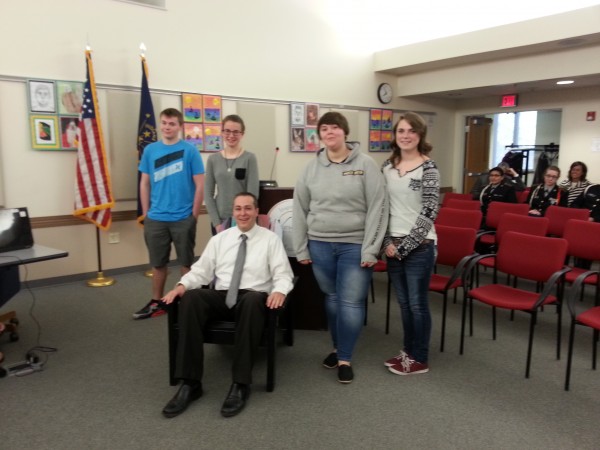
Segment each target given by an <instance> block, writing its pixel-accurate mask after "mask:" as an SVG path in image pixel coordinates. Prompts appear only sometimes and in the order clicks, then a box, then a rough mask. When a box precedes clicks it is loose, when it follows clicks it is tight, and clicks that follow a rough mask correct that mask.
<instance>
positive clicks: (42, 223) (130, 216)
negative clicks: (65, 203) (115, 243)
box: [31, 206, 207, 229]
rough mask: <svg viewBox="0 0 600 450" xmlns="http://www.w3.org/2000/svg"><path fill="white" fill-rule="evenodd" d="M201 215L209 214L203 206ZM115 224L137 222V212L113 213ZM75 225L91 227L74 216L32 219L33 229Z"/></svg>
mask: <svg viewBox="0 0 600 450" xmlns="http://www.w3.org/2000/svg"><path fill="white" fill-rule="evenodd" d="M200 214H201V215H202V214H207V212H206V208H205V207H204V206H203V207H202V209H201V210H200ZM112 220H113V222H124V221H128V220H137V211H134V210H131V211H113V213H112ZM75 225H89V222H87V221H85V220H82V219H80V218H78V217H75V216H73V215H68V216H46V217H32V218H31V228H34V229H35V228H52V227H72V226H75Z"/></svg>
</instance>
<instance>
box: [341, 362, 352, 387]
mask: <svg viewBox="0 0 600 450" xmlns="http://www.w3.org/2000/svg"><path fill="white" fill-rule="evenodd" d="M353 379H354V372H352V366H349V365H348V364H341V365H339V366H338V381H339V382H340V383H346V384H347V383H352V380H353Z"/></svg>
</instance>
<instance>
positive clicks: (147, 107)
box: [137, 57, 157, 223]
mask: <svg viewBox="0 0 600 450" xmlns="http://www.w3.org/2000/svg"><path fill="white" fill-rule="evenodd" d="M156 136H157V135H156V117H155V116H154V107H153V106H152V97H151V96H150V89H149V88H148V66H147V65H146V58H144V57H142V97H141V102H140V119H139V122H138V138H137V150H138V166H139V162H140V160H141V159H142V155H143V154H144V149H145V148H146V146H147V145H148V144H151V143H152V142H156ZM141 176H142V174H141V172H140V171H139V169H138V177H137V181H138V183H137V220H138V222H139V223H143V221H144V214H143V211H142V203H141V199H140V178H141Z"/></svg>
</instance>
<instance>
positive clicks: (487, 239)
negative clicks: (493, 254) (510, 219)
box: [479, 202, 529, 245]
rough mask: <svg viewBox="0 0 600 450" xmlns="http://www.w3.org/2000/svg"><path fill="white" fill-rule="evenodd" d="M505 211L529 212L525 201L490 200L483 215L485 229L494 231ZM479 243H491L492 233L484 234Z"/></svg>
mask: <svg viewBox="0 0 600 450" xmlns="http://www.w3.org/2000/svg"><path fill="white" fill-rule="evenodd" d="M506 213H512V214H520V215H522V216H526V215H528V214H529V205H528V204H527V203H504V202H492V203H490V206H488V210H487V214H486V216H485V227H486V229H487V230H490V231H494V230H496V229H497V228H498V225H500V219H501V218H502V216H503V215H504V214H506ZM479 242H480V243H481V244H485V245H493V244H494V243H495V237H494V234H493V233H490V234H486V235H484V236H482V237H481V239H480V240H479Z"/></svg>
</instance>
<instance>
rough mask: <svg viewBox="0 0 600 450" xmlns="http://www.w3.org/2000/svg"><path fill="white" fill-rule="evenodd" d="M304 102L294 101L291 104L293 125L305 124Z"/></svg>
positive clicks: (300, 125) (301, 125)
mask: <svg viewBox="0 0 600 450" xmlns="http://www.w3.org/2000/svg"><path fill="white" fill-rule="evenodd" d="M304 111H305V108H304V103H292V104H290V118H291V120H290V121H291V123H292V126H293V127H303V126H304V114H305V112H304Z"/></svg>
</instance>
